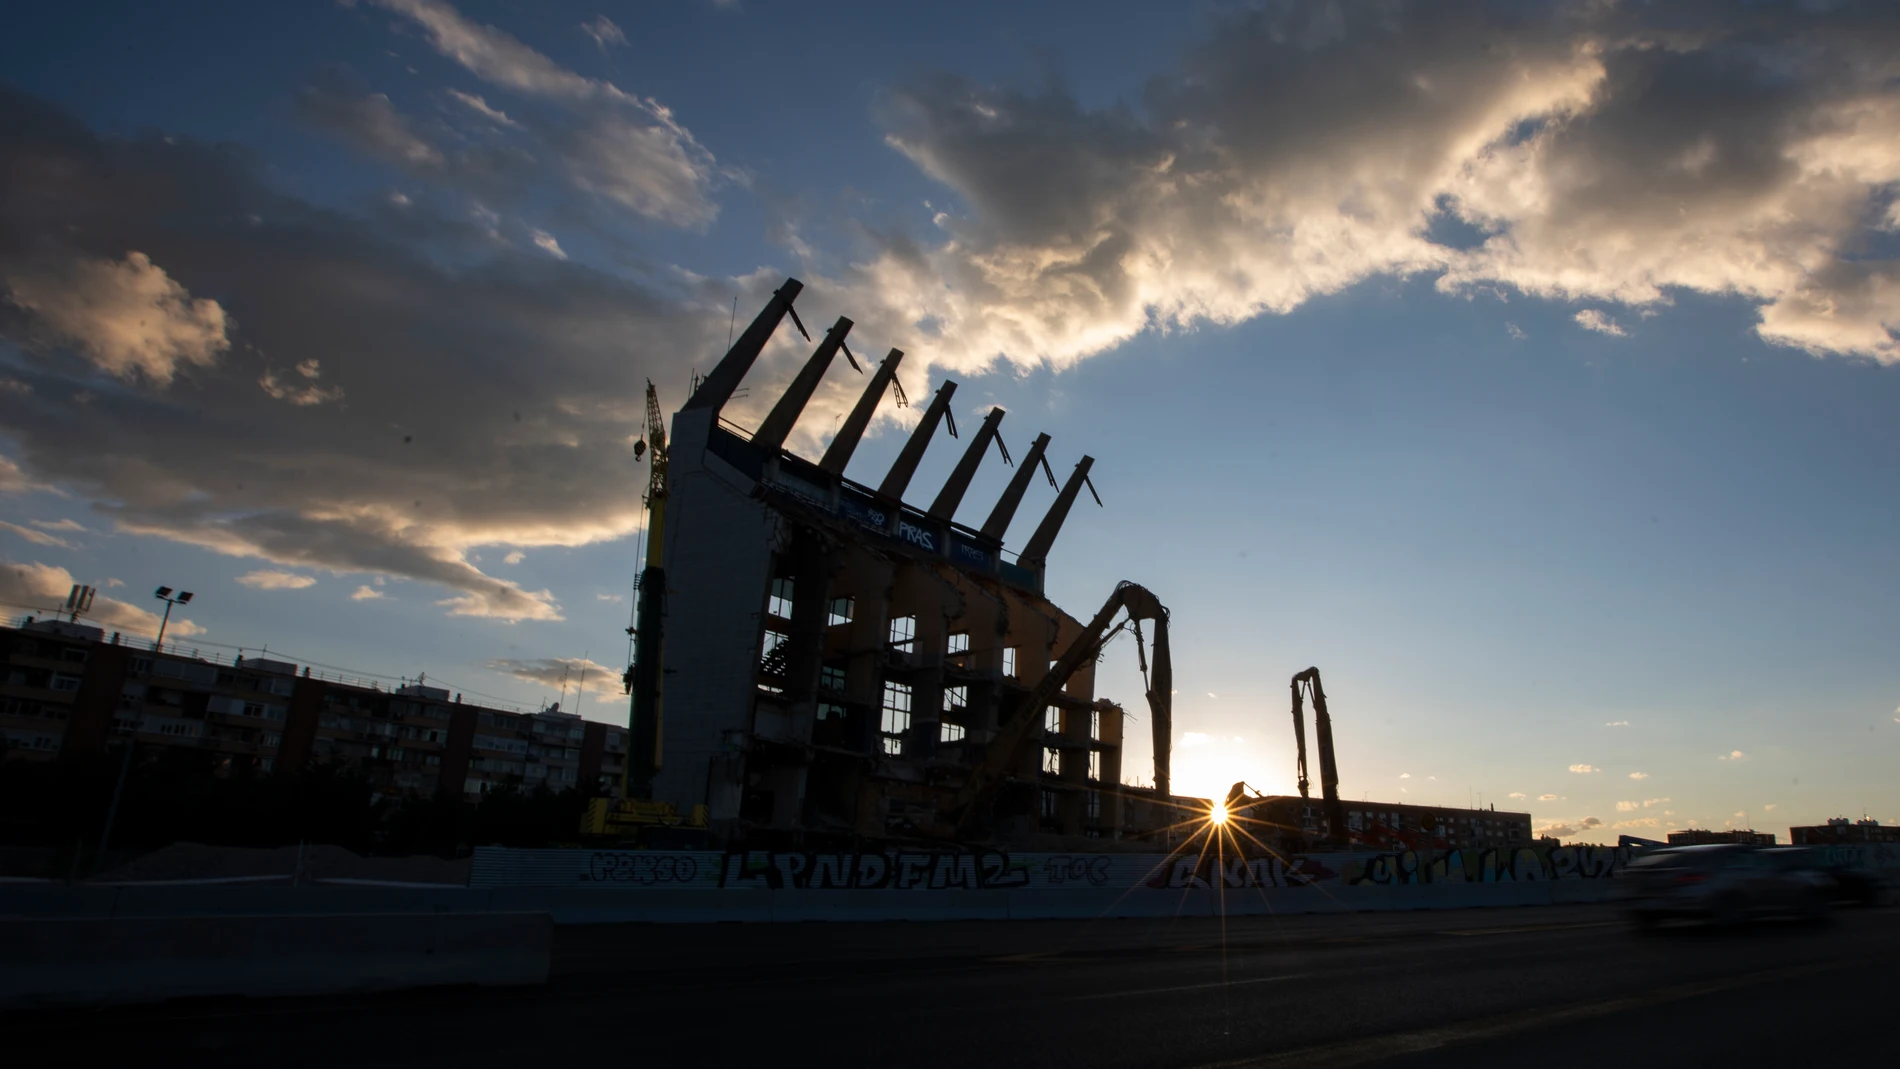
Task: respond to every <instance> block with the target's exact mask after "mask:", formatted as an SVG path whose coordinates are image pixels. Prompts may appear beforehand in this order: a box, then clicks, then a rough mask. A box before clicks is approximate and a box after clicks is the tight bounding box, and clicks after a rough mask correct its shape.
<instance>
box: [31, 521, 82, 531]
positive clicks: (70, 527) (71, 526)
mask: <svg viewBox="0 0 1900 1069" xmlns="http://www.w3.org/2000/svg"><path fill="white" fill-rule="evenodd" d="M31 522H32V524H33V526H35V527H38V528H39V529H40V530H42V531H81V532H83V531H84V530H85V528H84V527H82V526H80V525H79V522H78V521H77V520H65V519H61V520H33V521H31Z"/></svg>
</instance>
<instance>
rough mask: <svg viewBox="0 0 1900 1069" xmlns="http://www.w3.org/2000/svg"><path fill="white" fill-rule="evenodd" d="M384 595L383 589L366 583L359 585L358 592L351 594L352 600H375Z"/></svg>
mask: <svg viewBox="0 0 1900 1069" xmlns="http://www.w3.org/2000/svg"><path fill="white" fill-rule="evenodd" d="M382 596H383V592H382V591H380V590H378V589H376V588H375V587H373V586H368V585H364V586H359V587H357V588H356V592H355V593H354V594H351V595H350V600H351V601H375V600H376V599H378V598H380V597H382Z"/></svg>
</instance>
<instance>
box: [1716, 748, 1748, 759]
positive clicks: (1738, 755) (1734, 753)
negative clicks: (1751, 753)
mask: <svg viewBox="0 0 1900 1069" xmlns="http://www.w3.org/2000/svg"><path fill="white" fill-rule="evenodd" d="M1747 757H1748V755H1747V754H1745V753H1743V752H1742V751H1740V750H1730V751H1729V752H1728V753H1725V754H1723V755H1722V756H1721V757H1719V758H1717V760H1719V761H1741V760H1744V759H1746V758H1747Z"/></svg>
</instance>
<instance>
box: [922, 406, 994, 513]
mask: <svg viewBox="0 0 1900 1069" xmlns="http://www.w3.org/2000/svg"><path fill="white" fill-rule="evenodd" d="M1003 415H1004V413H1003V410H1002V409H1000V408H992V409H990V414H989V415H988V416H985V417H984V418H983V426H982V427H981V428H979V429H978V430H977V432H976V434H975V435H973V436H972V437H971V438H970V445H969V447H968V448H966V449H965V450H964V451H963V459H961V460H959V461H957V466H956V470H954V471H952V472H951V473H950V478H949V479H948V480H946V481H945V482H944V484H943V489H942V490H939V491H938V492H937V500H935V501H933V502H931V503H930V518H931V519H933V520H942V521H944V522H945V523H948V522H950V521H951V520H953V519H955V518H956V514H957V505H958V504H960V503H962V501H963V495H964V494H965V493H966V492H967V491H968V490H969V489H970V480H971V479H974V478H976V469H977V468H978V467H980V466H981V465H982V463H983V454H984V453H985V452H986V451H987V450H988V449H989V447H990V440H991V439H993V438H995V437H996V427H997V424H999V423H1002V422H1003Z"/></svg>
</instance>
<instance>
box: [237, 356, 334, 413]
mask: <svg viewBox="0 0 1900 1069" xmlns="http://www.w3.org/2000/svg"><path fill="white" fill-rule="evenodd" d="M295 374H296V375H297V376H298V378H297V379H290V378H288V376H286V378H285V379H284V380H281V381H280V380H279V379H278V377H277V372H275V371H271V370H268V369H267V370H265V372H264V375H263V377H262V378H260V379H258V380H257V384H258V386H260V387H262V388H263V390H264V392H265V393H267V394H269V395H270V396H272V397H273V398H276V399H277V400H279V401H289V402H290V403H291V404H293V405H296V406H297V407H299V408H303V407H305V406H308V405H320V404H323V403H324V402H325V401H341V400H342V399H343V388H342V387H341V386H330V387H325V386H319V385H318V384H317V379H318V378H320V377H321V376H322V374H323V365H322V362H321V361H319V360H317V359H316V358H315V357H311V358H310V359H308V360H305V361H303V362H302V363H300V364H298V365H297V367H296V369H295ZM299 380H301V381H299Z"/></svg>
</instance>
